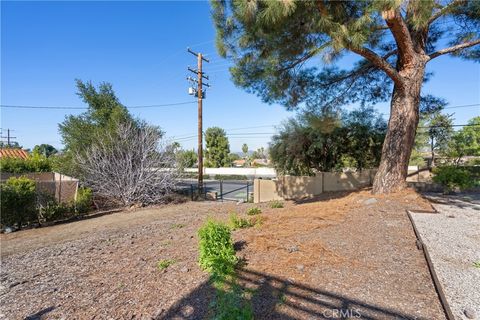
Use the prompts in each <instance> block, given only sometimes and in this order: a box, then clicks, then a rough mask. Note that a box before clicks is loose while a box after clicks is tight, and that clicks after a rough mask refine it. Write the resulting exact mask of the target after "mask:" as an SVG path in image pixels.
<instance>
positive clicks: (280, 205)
mask: <svg viewBox="0 0 480 320" xmlns="http://www.w3.org/2000/svg"><path fill="white" fill-rule="evenodd" d="M270 208H272V209H280V208H283V202H281V201H278V200H274V201H271V202H270Z"/></svg>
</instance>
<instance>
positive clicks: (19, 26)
mask: <svg viewBox="0 0 480 320" xmlns="http://www.w3.org/2000/svg"><path fill="white" fill-rule="evenodd" d="M214 37H215V30H214V27H213V23H212V20H211V18H210V7H209V4H208V2H202V1H176V2H173V1H172V2H166V1H165V2H90V1H85V2H67V1H63V2H60V1H58V2H57V1H53V2H38V1H37V2H23V1H21V2H13V1H9V2H5V1H2V4H1V98H0V100H1V104H3V105H33V106H77V107H79V106H84V104H83V102H82V101H81V100H80V99H79V98H78V97H77V96H76V94H75V92H76V90H75V84H74V79H75V78H79V79H82V80H85V81H92V82H93V83H95V84H98V83H99V82H101V81H107V82H110V83H112V84H113V86H114V89H115V91H116V93H117V96H118V97H119V99H120V101H121V102H122V103H123V104H124V105H126V106H140V105H157V104H166V103H175V102H184V101H190V100H193V98H192V97H191V96H189V95H188V94H187V88H188V83H187V81H186V80H185V77H186V76H187V74H188V72H187V71H186V67H187V66H188V65H190V66H195V64H196V60H195V57H194V56H192V55H191V54H188V53H187V52H186V48H187V47H188V46H190V47H192V49H193V50H195V51H201V52H203V53H206V54H207V56H208V57H209V58H210V59H211V63H210V64H206V66H205V71H206V72H207V73H208V74H209V75H210V78H211V80H210V81H209V83H210V84H211V85H212V88H211V89H210V90H208V93H207V99H206V100H204V115H203V117H204V129H205V128H208V127H210V126H220V127H222V128H225V129H226V130H227V132H228V133H229V134H232V135H231V136H230V137H229V139H230V145H231V150H232V151H240V149H241V145H242V144H243V143H247V144H248V145H249V147H250V149H251V150H252V149H256V148H258V147H261V146H267V144H268V141H269V138H270V136H269V133H272V132H274V127H268V126H273V125H278V124H280V123H281V121H282V120H283V119H286V118H287V117H289V116H293V115H294V114H293V113H292V112H287V111H285V110H284V108H283V107H281V106H279V105H267V104H264V103H262V102H261V100H260V99H259V98H258V97H256V96H255V95H253V94H248V93H246V92H244V91H243V90H241V89H239V88H236V87H235V86H234V85H233V84H232V82H231V81H230V76H229V73H228V70H227V68H228V62H227V61H225V60H223V59H221V58H220V57H219V56H218V55H216V53H215V46H214V41H213V40H214ZM428 71H433V72H434V77H433V78H432V80H430V81H429V82H428V83H427V84H426V85H425V86H424V88H423V92H424V93H431V94H434V95H437V96H440V97H443V98H445V99H447V100H448V101H449V103H450V106H456V105H467V104H474V103H480V64H478V63H476V64H475V63H472V62H466V61H462V60H460V59H454V58H450V57H440V58H437V59H436V60H434V61H432V62H431V63H430V65H429V68H428ZM377 108H378V109H379V111H380V112H385V113H387V112H388V103H386V104H381V105H378V106H377ZM196 110H197V109H196V104H186V105H179V106H170V107H162V108H149V109H147V108H140V109H132V110H131V112H132V113H133V114H135V115H136V116H138V117H141V118H143V119H146V120H147V121H148V122H150V123H152V124H156V125H159V126H161V127H162V129H163V130H164V131H166V133H167V136H169V137H172V136H175V137H179V141H180V142H181V144H182V146H184V147H185V148H192V147H194V146H195V145H196V139H195V137H192V136H193V135H195V133H196V128H197V122H196V121H197V111H196ZM80 112H82V111H81V110H45V109H39V110H32V109H5V108H2V109H1V127H2V128H3V129H6V128H10V129H13V130H14V131H13V132H12V133H13V135H15V136H16V137H17V140H18V142H19V143H20V144H21V145H23V146H24V147H26V148H32V147H33V146H34V145H36V144H40V143H49V144H52V145H54V146H55V147H61V138H60V136H59V134H58V131H57V130H58V123H59V122H62V121H63V119H64V117H65V115H66V114H79V113H80ZM453 112H455V115H454V117H455V123H456V124H463V123H466V121H467V120H468V119H469V118H471V117H473V116H478V115H480V107H473V108H458V109H451V110H448V113H453ZM252 127H257V128H252ZM239 128H246V129H239ZM257 133H265V134H262V135H259V134H257Z"/></svg>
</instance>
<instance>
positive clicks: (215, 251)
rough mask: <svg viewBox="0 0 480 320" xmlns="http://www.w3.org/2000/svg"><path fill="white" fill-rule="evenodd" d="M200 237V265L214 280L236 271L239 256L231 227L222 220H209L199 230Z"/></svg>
mask: <svg viewBox="0 0 480 320" xmlns="http://www.w3.org/2000/svg"><path fill="white" fill-rule="evenodd" d="M198 235H199V237H200V244H199V250H200V257H199V263H200V267H201V268H202V269H203V270H205V271H207V272H209V273H210V274H211V275H212V277H213V279H214V280H220V279H224V278H225V277H226V276H228V275H232V274H233V273H234V271H235V265H236V263H237V257H236V256H235V250H234V249H233V242H232V238H231V232H230V228H229V227H228V226H226V225H224V224H222V223H220V222H216V221H213V220H210V219H209V220H208V221H207V222H206V223H205V224H204V225H203V226H202V227H201V228H200V230H199V231H198Z"/></svg>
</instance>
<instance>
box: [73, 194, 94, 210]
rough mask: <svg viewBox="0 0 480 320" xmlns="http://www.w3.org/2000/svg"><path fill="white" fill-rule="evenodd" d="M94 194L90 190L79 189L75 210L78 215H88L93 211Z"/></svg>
mask: <svg viewBox="0 0 480 320" xmlns="http://www.w3.org/2000/svg"><path fill="white" fill-rule="evenodd" d="M92 203H93V192H92V189H90V188H85V187H80V188H78V193H77V200H76V201H75V210H76V212H77V213H80V214H83V213H87V212H88V211H90V210H91V209H92Z"/></svg>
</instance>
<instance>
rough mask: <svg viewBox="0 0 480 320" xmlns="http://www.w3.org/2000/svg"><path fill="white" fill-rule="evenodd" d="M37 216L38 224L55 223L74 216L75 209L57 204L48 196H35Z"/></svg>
mask: <svg viewBox="0 0 480 320" xmlns="http://www.w3.org/2000/svg"><path fill="white" fill-rule="evenodd" d="M36 209H37V214H38V220H39V221H40V222H46V221H57V220H61V219H65V218H67V217H68V216H69V215H71V214H75V208H74V207H73V206H71V205H69V204H65V203H58V202H57V200H56V199H55V198H54V197H53V196H52V195H50V194H43V193H41V194H37V207H36Z"/></svg>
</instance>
